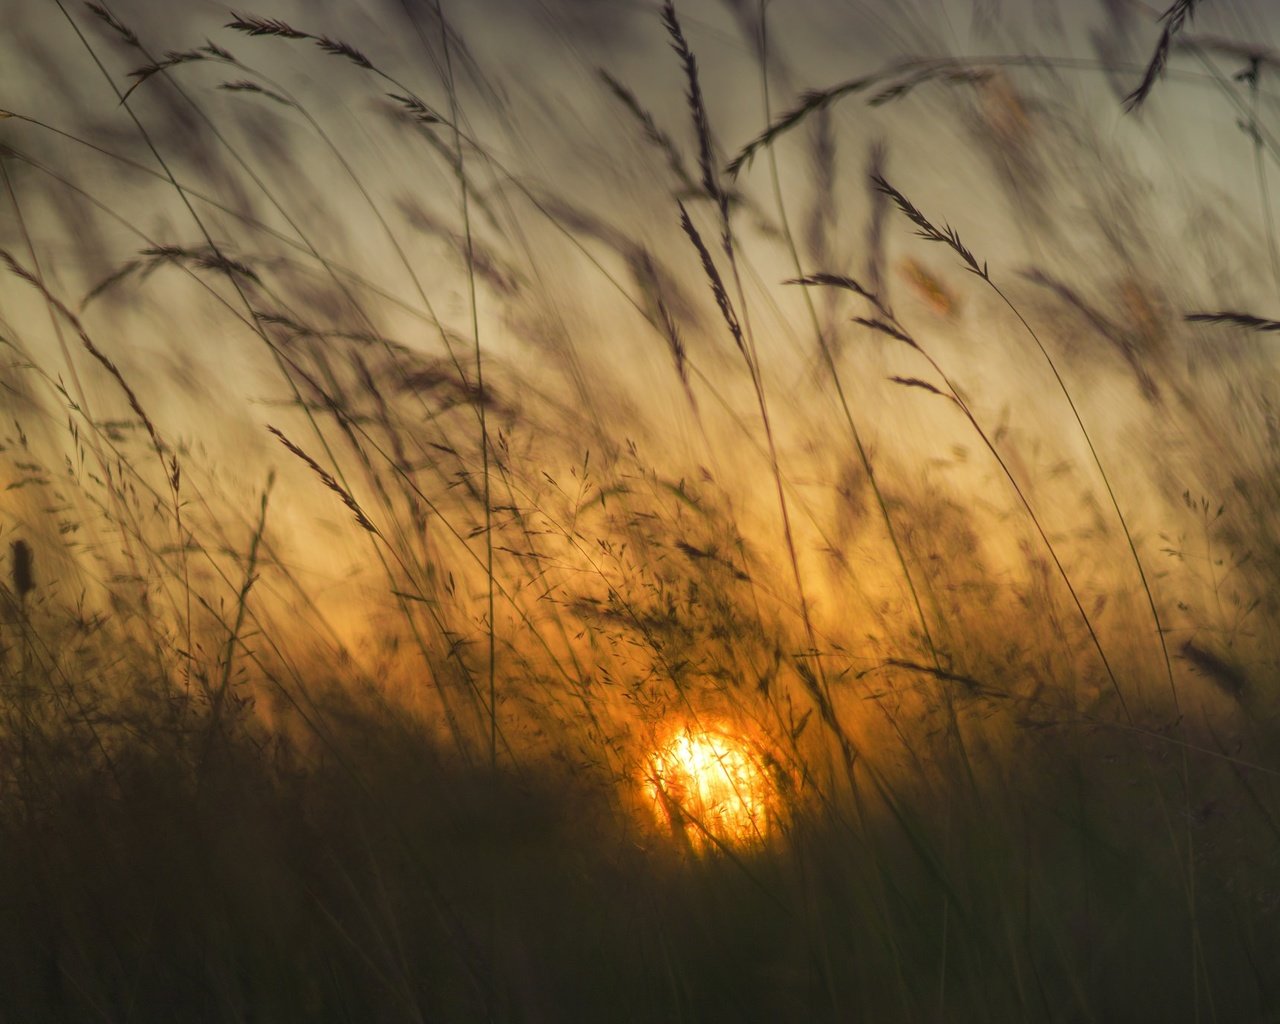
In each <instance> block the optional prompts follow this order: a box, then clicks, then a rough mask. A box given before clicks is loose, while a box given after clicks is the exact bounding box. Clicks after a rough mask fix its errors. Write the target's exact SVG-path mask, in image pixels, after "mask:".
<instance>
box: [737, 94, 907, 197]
mask: <svg viewBox="0 0 1280 1024" xmlns="http://www.w3.org/2000/svg"><path fill="white" fill-rule="evenodd" d="M883 77H884V74H883V72H877V73H876V74H874V75H865V76H863V77H862V78H852V79H849V80H848V81H846V82H841V83H840V84H839V85H833V86H831V87H830V88H829V89H813V90H810V91H809V92H805V93H802V94H801V95H800V100H799V102H798V103H797V104H796V106H794V107H792V108H791V109H790V110H788V111H787V112H786V113H785V114H782V115H780V116H779V117H778V118H777V119H776V120H774V122H773V124H771V125H769V126H768V127H767V128H766V129H765V130H764V131H762V132H761V133H760V134H759V135H757V136H756V137H755V138H754V139H752V140H751V141H750V142H748V143H747V144H746V145H745V146H744V147H743V148H742V149H741V150H740V151H739V152H738V155H737V156H735V157H734V158H733V159H732V160H731V161H729V164H728V166H726V167H725V174H727V175H728V176H729V177H730V178H737V177H738V175H739V174H741V173H742V169H743V168H744V167H746V166H747V165H748V164H750V163H751V161H752V160H754V159H755V156H756V154H757V153H758V152H759V151H760V150H762V149H763V148H764V147H766V146H770V145H772V144H773V142H774V141H775V140H776V139H777V138H778V137H779V136H781V135H783V134H785V133H786V132H789V131H791V129H792V128H794V127H796V125H798V124H800V122H802V121H804V120H805V119H806V118H808V117H809V115H811V114H813V113H815V112H816V111H819V110H822V109H824V108H825V107H828V106H830V105H831V104H832V103H835V102H836V100H839V99H843V98H844V97H845V96H849V95H852V94H853V93H856V92H862V91H863V90H864V89H867V88H869V87H870V86H872V85H874V84H875V83H876V82H878V81H881V80H882V79H883Z"/></svg>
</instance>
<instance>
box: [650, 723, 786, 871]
mask: <svg viewBox="0 0 1280 1024" xmlns="http://www.w3.org/2000/svg"><path fill="white" fill-rule="evenodd" d="M647 769H648V771H647V775H646V778H645V789H646V792H647V794H648V795H649V797H650V798H651V799H652V801H653V811H654V815H655V816H656V818H657V820H658V823H659V825H662V826H665V827H667V828H670V829H671V830H672V831H673V832H675V833H676V834H677V835H680V834H683V835H684V836H685V837H686V838H687V840H688V841H689V843H690V844H691V845H692V846H693V847H694V848H695V849H698V850H703V849H706V848H707V847H709V846H715V845H716V844H717V843H727V844H732V845H735V846H742V845H748V844H751V843H758V842H760V841H761V840H763V839H764V838H765V837H766V836H767V835H768V833H769V827H770V817H771V815H770V809H771V804H772V803H773V802H774V801H775V800H776V792H775V789H774V786H773V782H772V780H771V779H770V777H769V775H768V773H767V772H766V770H765V768H764V766H763V764H761V762H760V759H759V758H758V757H757V756H756V755H755V754H754V752H753V751H752V749H751V747H750V746H749V745H748V744H747V743H746V742H745V741H744V740H742V739H740V738H739V737H737V736H735V735H734V734H733V733H732V732H730V731H728V730H727V729H692V728H685V729H681V730H680V731H678V732H676V733H674V734H673V735H672V736H670V737H669V738H668V739H667V741H666V742H665V743H663V744H662V745H661V746H660V747H659V748H658V749H657V750H655V751H654V752H653V753H652V754H651V755H650V756H649V760H648V765H647Z"/></svg>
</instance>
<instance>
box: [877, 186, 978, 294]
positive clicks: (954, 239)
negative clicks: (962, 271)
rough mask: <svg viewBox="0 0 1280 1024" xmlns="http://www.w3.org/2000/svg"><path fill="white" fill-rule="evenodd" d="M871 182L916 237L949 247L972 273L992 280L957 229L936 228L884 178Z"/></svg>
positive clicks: (948, 227)
mask: <svg viewBox="0 0 1280 1024" xmlns="http://www.w3.org/2000/svg"><path fill="white" fill-rule="evenodd" d="M871 180H872V182H873V183H874V184H875V187H876V188H877V189H879V190H880V191H881V192H883V193H884V194H885V195H887V196H888V197H889V198H890V199H892V200H893V202H894V203H895V204H896V205H897V207H898V209H899V210H900V211H901V212H902V214H903V216H905V217H906V218H907V219H908V220H909V221H911V223H912V224H914V225H915V226H916V235H917V236H918V237H920V238H923V239H925V240H926V241H928V242H940V243H941V244H943V245H945V246H948V247H949V248H950V249H952V250H953V251H954V252H955V253H956V254H957V255H958V256H959V257H960V258H961V259H962V260H964V262H965V265H966V266H967V267H968V268H969V270H970V271H972V272H973V273H975V274H977V275H978V276H979V277H980V278H982V279H983V280H984V281H988V280H990V276H991V275H990V274H989V273H988V272H987V264H986V263H985V262H984V263H982V264H981V265H979V264H978V260H977V258H976V257H975V256H974V255H973V253H972V252H970V251H969V248H968V246H966V245H965V244H964V243H963V242H962V241H961V240H960V235H959V234H958V233H957V232H956V230H955V228H953V227H952V226H951V225H950V224H945V223H944V224H943V226H942V228H941V229H939V228H937V227H935V226H934V224H933V222H932V221H930V220H929V218H928V217H926V216H925V215H924V214H923V213H921V212H920V210H919V209H918V208H917V207H916V205H915V204H914V203H912V202H911V200H909V199H908V198H907V197H906V196H904V195H903V194H902V193H901V192H899V191H898V190H897V189H896V188H894V187H893V186H892V185H890V184H889V182H888V181H886V180H885V179H884V178H883V177H880V176H879V175H877V176H875V177H873V178H872V179H871Z"/></svg>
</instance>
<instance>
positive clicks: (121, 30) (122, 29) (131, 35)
mask: <svg viewBox="0 0 1280 1024" xmlns="http://www.w3.org/2000/svg"><path fill="white" fill-rule="evenodd" d="M85 6H86V7H87V8H89V10H90V11H92V12H93V13H94V15H96V16H97V18H98V19H99V20H100V21H102V22H104V23H105V24H106V25H108V26H109V27H110V28H111V29H112V31H114V32H115V33H116V34H117V35H119V36H120V38H121V39H123V40H124V41H125V42H126V43H128V44H129V45H130V46H134V47H137V48H138V49H139V50H140V49H142V43H141V42H140V41H139V40H138V36H137V34H136V33H135V32H134V31H133V29H131V28H129V26H128V25H126V24H125V23H124V22H122V21H120V20H119V19H118V18H117V17H116V16H115V15H114V14H112V13H111V12H110V11H108V10H107V9H106V8H105V7H103V6H102V5H101V4H93V3H86V4H85Z"/></svg>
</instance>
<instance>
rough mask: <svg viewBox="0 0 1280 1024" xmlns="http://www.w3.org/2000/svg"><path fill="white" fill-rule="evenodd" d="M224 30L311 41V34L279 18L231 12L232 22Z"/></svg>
mask: <svg viewBox="0 0 1280 1024" xmlns="http://www.w3.org/2000/svg"><path fill="white" fill-rule="evenodd" d="M223 27H224V28H230V29H234V30H235V31H237V32H244V33H245V34H247V35H251V36H278V37H280V38H281V39H311V38H312V36H311V34H310V33H309V32H302V31H300V30H298V29H296V28H294V27H293V26H292V25H289V24H287V23H285V22H283V21H281V20H280V19H279V18H259V17H255V16H254V15H247V14H237V13H236V12H235V11H232V12H231V20H230V21H229V22H227V23H226V25H225V26H223Z"/></svg>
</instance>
